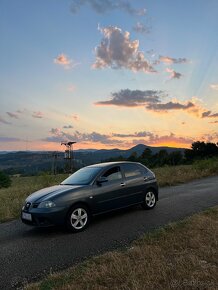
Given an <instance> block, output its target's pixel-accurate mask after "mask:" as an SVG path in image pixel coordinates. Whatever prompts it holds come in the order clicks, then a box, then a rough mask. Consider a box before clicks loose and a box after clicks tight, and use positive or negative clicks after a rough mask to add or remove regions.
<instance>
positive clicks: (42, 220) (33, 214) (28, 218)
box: [21, 207, 67, 227]
mask: <svg viewBox="0 0 218 290" xmlns="http://www.w3.org/2000/svg"><path fill="white" fill-rule="evenodd" d="M66 215H67V209H66V208H63V207H54V208H49V209H45V208H34V209H30V210H28V211H26V210H22V211H21V220H22V222H23V223H25V224H27V225H31V226H37V227H49V226H54V225H63V224H64V223H65V218H66Z"/></svg>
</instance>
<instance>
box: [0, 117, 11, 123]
mask: <svg viewBox="0 0 218 290" xmlns="http://www.w3.org/2000/svg"><path fill="white" fill-rule="evenodd" d="M0 123H2V124H6V125H10V124H11V123H10V122H8V121H6V120H5V119H3V118H2V117H1V116H0Z"/></svg>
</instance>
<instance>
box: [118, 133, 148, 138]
mask: <svg viewBox="0 0 218 290" xmlns="http://www.w3.org/2000/svg"><path fill="white" fill-rule="evenodd" d="M113 136H114V137H118V138H139V137H150V138H151V137H153V136H154V135H153V133H151V132H148V131H141V132H135V133H133V134H120V133H113Z"/></svg>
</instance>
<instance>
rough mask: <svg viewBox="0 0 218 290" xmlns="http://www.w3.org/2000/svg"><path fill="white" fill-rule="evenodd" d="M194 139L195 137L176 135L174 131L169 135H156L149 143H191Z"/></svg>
mask: <svg viewBox="0 0 218 290" xmlns="http://www.w3.org/2000/svg"><path fill="white" fill-rule="evenodd" d="M193 141H194V139H193V138H189V137H183V136H176V135H175V134H174V133H170V134H169V135H163V136H159V135H155V136H153V138H151V139H150V140H149V145H154V144H169V143H177V144H191V143H192V142H193Z"/></svg>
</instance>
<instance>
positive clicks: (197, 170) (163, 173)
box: [154, 159, 218, 186]
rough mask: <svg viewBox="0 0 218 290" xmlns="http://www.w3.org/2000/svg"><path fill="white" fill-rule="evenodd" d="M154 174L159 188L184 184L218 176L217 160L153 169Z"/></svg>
mask: <svg viewBox="0 0 218 290" xmlns="http://www.w3.org/2000/svg"><path fill="white" fill-rule="evenodd" d="M154 172H155V174H156V176H157V180H158V183H159V185H160V186H167V185H175V184H178V183H185V182H188V181H190V180H193V179H198V178H202V177H206V176H211V175H218V159H211V160H201V161H197V162H195V163H194V164H193V165H180V166H165V167H161V168H155V169H154Z"/></svg>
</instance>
